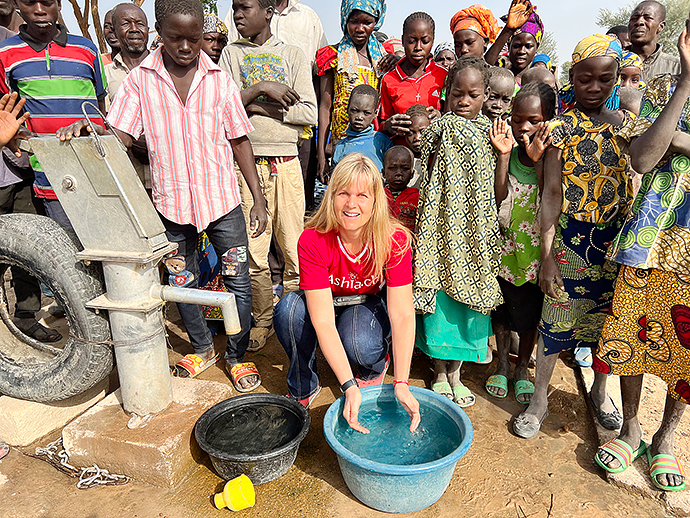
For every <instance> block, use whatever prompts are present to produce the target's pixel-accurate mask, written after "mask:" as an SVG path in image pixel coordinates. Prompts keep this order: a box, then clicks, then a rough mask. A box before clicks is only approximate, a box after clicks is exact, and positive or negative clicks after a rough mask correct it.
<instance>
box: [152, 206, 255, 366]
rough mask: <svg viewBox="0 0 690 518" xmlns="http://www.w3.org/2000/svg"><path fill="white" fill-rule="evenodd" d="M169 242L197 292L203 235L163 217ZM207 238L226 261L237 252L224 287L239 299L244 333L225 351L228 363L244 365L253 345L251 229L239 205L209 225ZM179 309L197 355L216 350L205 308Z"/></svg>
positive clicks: (183, 306)
mask: <svg viewBox="0 0 690 518" xmlns="http://www.w3.org/2000/svg"><path fill="white" fill-rule="evenodd" d="M159 216H160V218H161V221H162V222H163V225H165V234H166V235H167V237H168V240H169V241H170V242H172V243H177V244H178V249H177V255H178V256H181V257H183V258H184V260H185V267H186V269H187V270H189V271H190V272H191V273H192V274H193V275H194V280H193V281H192V282H191V283H190V284H189V285H188V286H187V287H188V288H197V287H198V285H199V281H198V279H199V259H198V256H197V243H198V241H199V231H198V230H197V228H196V227H195V226H194V225H180V224H178V223H174V222H172V221H170V220H168V219H166V218H164V217H163V216H162V215H160V214H159ZM205 231H206V235H208V238H209V241H211V244H212V245H213V248H214V249H215V251H216V254H217V255H218V258H219V259H220V260H222V258H223V255H225V253H226V252H228V251H231V250H234V251H235V252H236V253H234V254H233V259H232V264H231V265H230V266H229V268H228V270H226V271H227V272H228V274H227V275H226V271H222V272H221V273H222V274H223V283H224V284H225V287H226V288H227V289H228V291H229V292H230V293H233V294H234V295H235V302H236V303H237V312H238V313H239V316H240V325H241V327H242V330H241V331H240V332H239V333H238V334H236V335H232V336H228V346H227V348H226V350H225V360H226V361H227V362H228V363H230V364H233V363H237V362H241V361H242V358H244V353H245V351H246V350H247V346H248V345H249V328H250V323H251V313H252V285H251V280H250V279H249V261H248V252H247V242H248V239H247V225H246V223H245V221H244V215H243V214H242V207H240V206H239V205H238V206H237V207H235V208H234V209H233V210H231V211H230V212H228V213H227V214H226V215H225V216H223V217H222V218H219V219H217V220H216V221H214V222H212V223H210V224H209V226H208V227H207V228H206V230H205ZM177 308H178V310H179V312H180V316H181V317H182V322H184V325H185V327H186V328H187V334H188V335H189V341H190V342H191V344H192V347H193V348H194V353H195V354H203V353H207V352H208V351H210V350H211V349H213V336H212V335H211V332H210V331H209V329H208V326H207V325H206V319H205V318H204V314H203V311H202V309H201V306H198V305H196V304H179V303H178V304H177Z"/></svg>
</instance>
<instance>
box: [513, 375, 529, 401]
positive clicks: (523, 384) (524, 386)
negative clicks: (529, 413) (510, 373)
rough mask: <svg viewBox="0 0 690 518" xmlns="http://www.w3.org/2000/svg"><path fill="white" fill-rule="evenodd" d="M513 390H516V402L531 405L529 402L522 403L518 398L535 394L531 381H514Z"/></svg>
mask: <svg viewBox="0 0 690 518" xmlns="http://www.w3.org/2000/svg"><path fill="white" fill-rule="evenodd" d="M513 389H514V390H515V401H517V402H518V403H520V404H521V405H529V401H520V400H519V399H518V396H522V395H523V394H534V383H532V382H531V381H530V380H513Z"/></svg>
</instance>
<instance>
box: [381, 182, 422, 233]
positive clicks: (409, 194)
mask: <svg viewBox="0 0 690 518" xmlns="http://www.w3.org/2000/svg"><path fill="white" fill-rule="evenodd" d="M385 190H386V197H387V198H388V209H389V210H390V213H391V214H392V215H393V216H394V217H395V218H396V219H397V220H398V221H400V223H402V224H403V226H405V227H407V228H409V229H410V231H411V232H414V224H415V220H416V219H417V205H419V189H417V188H415V187H408V188H407V189H405V190H404V191H401V192H399V193H398V194H397V195H395V194H393V192H392V191H391V190H390V189H389V188H388V187H386V189H385Z"/></svg>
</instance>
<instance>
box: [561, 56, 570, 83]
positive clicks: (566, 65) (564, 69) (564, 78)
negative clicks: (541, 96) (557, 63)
mask: <svg viewBox="0 0 690 518" xmlns="http://www.w3.org/2000/svg"><path fill="white" fill-rule="evenodd" d="M571 64H572V61H564V62H563V64H562V65H561V75H560V76H558V82H559V84H560V85H561V86H563V85H565V84H567V83H568V82H570V76H569V72H570V65H571Z"/></svg>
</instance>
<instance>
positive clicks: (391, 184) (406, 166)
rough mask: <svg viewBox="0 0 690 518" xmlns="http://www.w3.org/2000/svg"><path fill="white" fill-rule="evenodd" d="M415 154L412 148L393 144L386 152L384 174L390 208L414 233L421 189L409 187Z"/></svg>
mask: <svg viewBox="0 0 690 518" xmlns="http://www.w3.org/2000/svg"><path fill="white" fill-rule="evenodd" d="M413 161H414V155H413V154H412V151H410V148H407V147H405V146H393V147H392V148H390V149H389V150H388V151H387V152H386V156H385V159H384V166H383V175H384V177H385V178H386V184H387V186H386V196H387V197H388V208H389V209H390V212H391V214H392V215H393V216H395V217H396V218H397V219H398V220H399V221H400V223H402V224H403V225H404V226H406V227H407V228H408V229H410V231H411V232H413V233H414V224H415V220H416V219H417V204H418V203H419V189H417V188H415V187H408V184H409V183H410V179H411V178H412V164H413V163H414V162H413Z"/></svg>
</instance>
